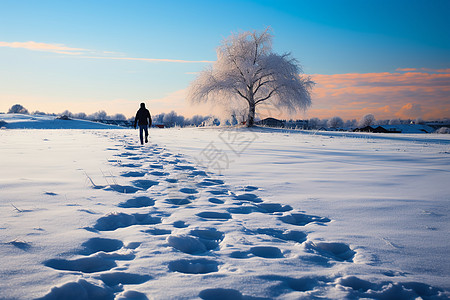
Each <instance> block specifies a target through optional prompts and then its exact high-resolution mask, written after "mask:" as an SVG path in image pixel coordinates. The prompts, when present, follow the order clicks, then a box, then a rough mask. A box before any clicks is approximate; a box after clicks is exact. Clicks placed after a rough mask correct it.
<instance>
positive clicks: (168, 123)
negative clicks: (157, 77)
mask: <svg viewBox="0 0 450 300" xmlns="http://www.w3.org/2000/svg"><path fill="white" fill-rule="evenodd" d="M8 113H20V114H30V113H29V111H28V110H27V109H26V108H25V107H23V106H22V105H20V104H15V105H13V106H12V107H11V108H10V109H9V110H8ZM31 114H32V115H50V116H63V115H66V116H67V117H69V118H74V119H82V120H93V121H107V120H114V121H128V122H130V124H131V123H132V122H133V121H134V116H133V117H131V118H127V117H126V116H125V115H123V114H114V115H108V114H107V113H106V112H105V111H104V110H101V111H98V112H95V113H93V114H89V115H87V114H85V113H83V112H81V113H72V112H70V111H68V110H65V111H63V112H62V113H60V114H49V113H44V112H41V111H33V112H31ZM152 121H153V124H155V125H164V127H189V126H194V127H197V126H218V125H231V126H232V125H237V124H242V123H243V121H245V114H240V113H239V112H238V111H235V110H233V111H231V116H230V117H229V118H225V119H219V118H217V117H214V116H201V115H195V116H193V117H191V118H186V117H184V116H182V115H178V114H177V113H176V112H175V111H171V112H169V113H160V114H156V115H153V116H152ZM281 121H283V122H284V123H285V124H286V125H288V127H291V128H302V129H313V130H314V129H315V130H317V129H321V128H333V129H339V128H363V127H366V126H379V125H401V124H412V123H413V124H425V123H428V122H425V121H424V120H423V119H421V118H417V119H403V120H401V119H399V118H394V119H386V120H376V119H375V117H374V115H373V114H366V115H364V116H362V117H361V119H359V120H356V119H352V120H345V121H344V120H343V119H342V118H341V117H339V116H334V117H332V118H329V119H319V118H311V119H308V120H281ZM436 122H442V123H445V124H449V123H450V119H442V120H436ZM445 130H446V129H443V131H445ZM443 133H444V132H443Z"/></svg>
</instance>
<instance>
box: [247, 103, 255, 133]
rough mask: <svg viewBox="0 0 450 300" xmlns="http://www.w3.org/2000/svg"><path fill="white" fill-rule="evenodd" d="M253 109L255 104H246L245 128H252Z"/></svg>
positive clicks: (253, 120) (253, 123) (253, 119)
mask: <svg viewBox="0 0 450 300" xmlns="http://www.w3.org/2000/svg"><path fill="white" fill-rule="evenodd" d="M255 108H256V105H255V103H249V104H248V117H247V127H252V126H254V125H255Z"/></svg>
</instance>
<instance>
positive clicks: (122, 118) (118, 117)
mask: <svg viewBox="0 0 450 300" xmlns="http://www.w3.org/2000/svg"><path fill="white" fill-rule="evenodd" d="M110 118H111V120H115V121H125V120H126V119H127V117H125V115H124V114H115V115H113V116H111V117H110Z"/></svg>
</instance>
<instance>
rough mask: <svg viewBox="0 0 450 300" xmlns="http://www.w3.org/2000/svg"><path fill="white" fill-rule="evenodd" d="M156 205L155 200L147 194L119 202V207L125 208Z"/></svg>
mask: <svg viewBox="0 0 450 300" xmlns="http://www.w3.org/2000/svg"><path fill="white" fill-rule="evenodd" d="M153 205H155V200H153V199H151V198H149V197H147V196H139V197H135V198H131V199H129V200H127V201H125V202H122V203H119V205H118V206H119V207H124V208H139V207H148V206H153Z"/></svg>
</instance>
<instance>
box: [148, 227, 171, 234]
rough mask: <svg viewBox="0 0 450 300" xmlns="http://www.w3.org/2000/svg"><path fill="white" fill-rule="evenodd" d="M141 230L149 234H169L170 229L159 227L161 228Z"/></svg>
mask: <svg viewBox="0 0 450 300" xmlns="http://www.w3.org/2000/svg"><path fill="white" fill-rule="evenodd" d="M142 232H145V233H148V234H151V235H166V234H171V233H172V231H171V230H169V229H161V228H150V229H147V230H142Z"/></svg>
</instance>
